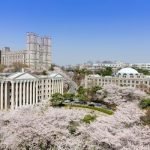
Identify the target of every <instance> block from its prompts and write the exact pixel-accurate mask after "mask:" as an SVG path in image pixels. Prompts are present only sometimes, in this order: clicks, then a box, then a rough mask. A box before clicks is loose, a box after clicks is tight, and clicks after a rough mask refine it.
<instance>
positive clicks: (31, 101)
mask: <svg viewBox="0 0 150 150" xmlns="http://www.w3.org/2000/svg"><path fill="white" fill-rule="evenodd" d="M30 105H32V81H30Z"/></svg>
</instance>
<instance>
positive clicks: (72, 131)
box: [68, 121, 79, 134]
mask: <svg viewBox="0 0 150 150" xmlns="http://www.w3.org/2000/svg"><path fill="white" fill-rule="evenodd" d="M77 126H79V124H78V123H77V122H76V121H70V122H69V126H68V130H69V133H70V134H75V133H76V130H77Z"/></svg>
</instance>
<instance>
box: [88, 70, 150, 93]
mask: <svg viewBox="0 0 150 150" xmlns="http://www.w3.org/2000/svg"><path fill="white" fill-rule="evenodd" d="M108 84H116V85H119V86H125V87H126V86H128V87H133V88H138V89H140V90H142V91H145V92H148V93H150V76H145V75H143V74H140V73H138V72H137V71H136V70H135V69H133V68H123V69H121V70H119V71H118V72H117V73H116V74H115V75H114V76H100V75H97V74H92V75H88V76H86V77H85V87H86V88H89V87H91V86H104V85H108Z"/></svg>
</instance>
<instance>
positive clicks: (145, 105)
mask: <svg viewBox="0 0 150 150" xmlns="http://www.w3.org/2000/svg"><path fill="white" fill-rule="evenodd" d="M140 106H141V107H142V108H143V109H144V108H148V107H150V99H143V100H142V101H141V103H140Z"/></svg>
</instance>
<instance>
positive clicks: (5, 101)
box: [4, 82, 8, 110]
mask: <svg viewBox="0 0 150 150" xmlns="http://www.w3.org/2000/svg"><path fill="white" fill-rule="evenodd" d="M4 84H5V110H6V109H7V93H8V91H7V82H5V83H4Z"/></svg>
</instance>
